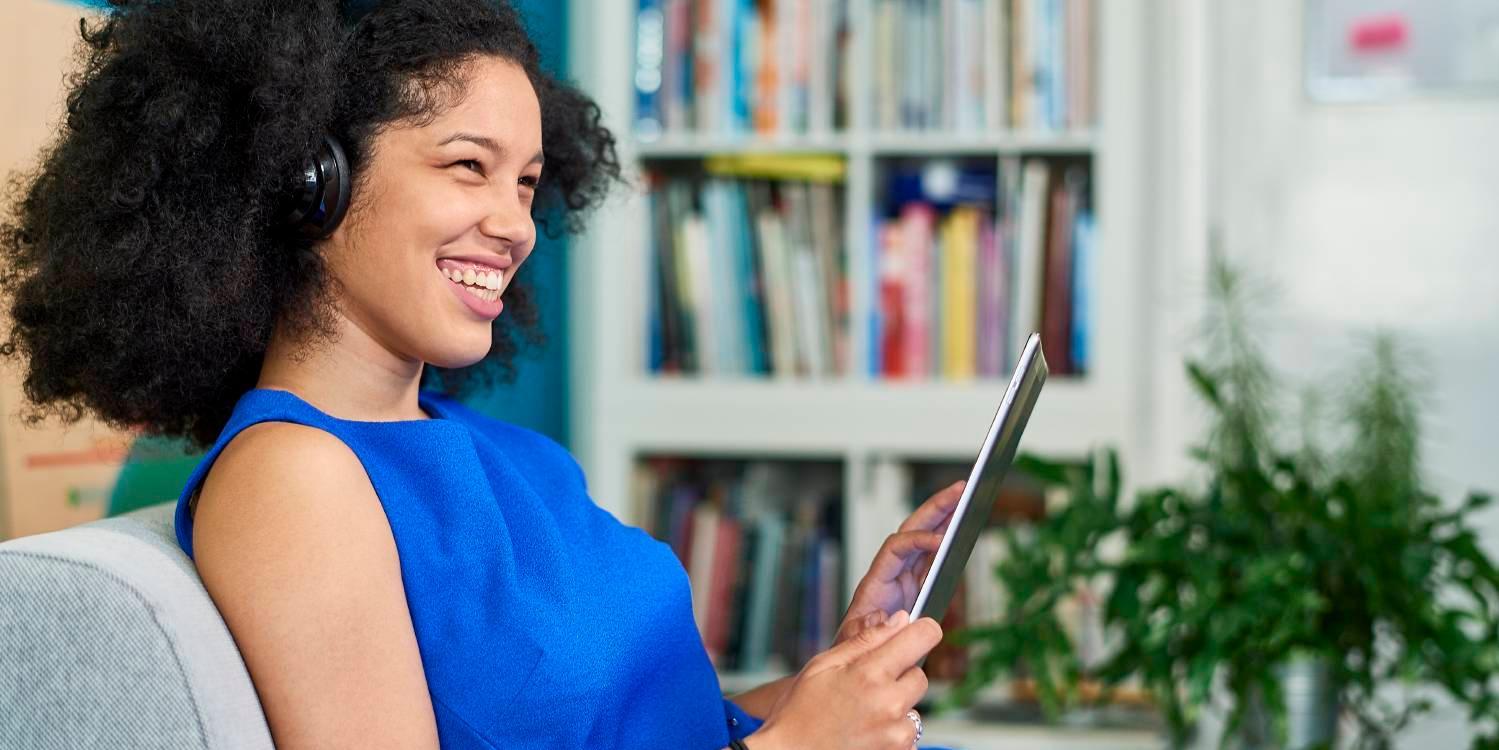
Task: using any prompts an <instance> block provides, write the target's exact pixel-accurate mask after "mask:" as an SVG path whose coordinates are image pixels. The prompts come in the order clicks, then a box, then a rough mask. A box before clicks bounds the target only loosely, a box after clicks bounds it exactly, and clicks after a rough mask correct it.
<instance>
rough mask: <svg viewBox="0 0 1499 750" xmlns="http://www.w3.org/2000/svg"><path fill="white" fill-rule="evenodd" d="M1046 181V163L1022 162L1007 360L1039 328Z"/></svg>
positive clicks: (1048, 173) (1048, 169)
mask: <svg viewBox="0 0 1499 750" xmlns="http://www.w3.org/2000/svg"><path fill="white" fill-rule="evenodd" d="M1050 185H1051V167H1050V165H1048V164H1047V163H1046V162H1045V161H1042V160H1039V159H1033V160H1030V161H1027V162H1025V166H1024V167H1023V172H1022V176H1021V182H1020V214H1019V216H1018V221H1019V224H1018V227H1017V229H1016V234H1017V237H1016V243H1017V244H1016V253H1017V255H1016V259H1015V306H1014V307H1013V308H1012V309H1011V313H1010V314H1011V317H1010V320H1011V328H1010V354H1009V356H1008V357H1007V358H1006V359H1008V360H1009V361H1014V360H1016V359H1018V358H1019V357H1020V352H1019V351H1018V350H1017V349H1016V347H1019V346H1023V345H1024V343H1025V340H1026V339H1027V338H1028V337H1029V336H1030V334H1031V333H1033V332H1036V331H1039V330H1041V286H1042V284H1043V283H1044V281H1045V278H1046V277H1045V273H1046V267H1045V241H1046V207H1047V200H1046V199H1047V196H1048V195H1049V194H1050ZM1049 353H1050V352H1048V354H1049Z"/></svg>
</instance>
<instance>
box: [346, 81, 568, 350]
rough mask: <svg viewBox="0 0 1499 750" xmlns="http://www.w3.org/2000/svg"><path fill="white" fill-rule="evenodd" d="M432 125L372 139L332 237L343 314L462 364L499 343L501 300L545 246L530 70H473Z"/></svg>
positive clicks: (390, 343)
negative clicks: (541, 243) (496, 328)
mask: <svg viewBox="0 0 1499 750" xmlns="http://www.w3.org/2000/svg"><path fill="white" fill-rule="evenodd" d="M463 72H464V88H463V91H464V94H463V97H462V99H461V100H460V101H457V102H450V103H449V105H450V106H448V107H446V108H445V109H443V110H442V111H441V113H440V114H439V115H438V117H436V118H435V119H434V120H432V121H431V122H430V123H425V124H422V125H420V126H412V125H409V124H398V125H396V126H393V127H390V128H387V129H386V130H385V131H384V132H382V133H380V134H378V135H377V136H375V138H374V140H373V147H372V148H371V149H370V153H369V157H368V159H367V165H366V167H365V170H366V171H365V174H363V175H362V180H363V182H362V183H358V189H357V190H356V191H355V193H354V196H353V198H354V202H353V205H352V206H351V207H350V209H349V217H348V221H346V222H344V223H343V225H341V226H340V228H339V229H338V230H337V231H336V232H335V233H334V234H333V236H332V237H330V238H329V240H328V246H327V248H326V252H327V258H328V264H329V268H330V271H331V273H332V274H333V276H334V278H335V279H336V280H337V282H338V287H339V292H338V295H337V302H336V304H337V306H338V310H339V312H340V313H341V314H342V316H343V317H344V318H346V319H347V320H348V321H349V322H351V323H352V324H353V325H355V326H357V327H358V328H359V329H360V330H361V331H362V332H363V333H364V334H365V335H366V336H367V337H368V338H369V339H370V340H371V341H373V342H374V343H375V344H377V345H379V346H380V347H382V348H384V349H385V350H387V351H389V352H390V353H391V354H393V355H396V356H397V357H399V358H400V359H403V360H408V361H413V362H427V363H430V364H433V365H436V366H439V367H444V368H454V367H464V366H467V365H470V364H473V363H475V362H477V361H479V360H480V359H482V358H483V357H484V356H485V355H486V354H487V353H488V352H489V349H490V344H491V340H490V339H491V329H490V324H491V322H492V321H493V320H494V319H495V317H496V316H498V315H499V314H500V309H501V307H502V305H503V302H502V300H501V297H502V295H503V293H504V291H505V288H506V287H507V286H508V285H509V284H510V282H511V280H512V279H514V278H515V273H516V271H517V270H518V269H519V268H520V266H521V264H522V263H524V262H525V260H526V258H527V257H528V256H529V255H530V254H531V249H532V248H533V247H534V246H535V243H536V225H535V223H534V222H533V221H532V219H531V201H532V199H533V197H534V194H535V191H536V182H537V180H538V179H540V177H541V161H542V157H541V108H540V105H539V104H538V102H537V100H536V92H535V90H534V89H533V88H532V86H531V82H530V80H529V79H528V78H527V77H526V73H525V71H524V70H523V69H522V68H520V67H519V66H518V65H516V64H515V63H512V62H510V61H508V60H505V59H502V58H498V57H480V58H476V59H475V60H474V61H472V62H470V63H469V64H467V65H466V66H465V68H464V71H463Z"/></svg>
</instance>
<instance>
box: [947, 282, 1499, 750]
mask: <svg viewBox="0 0 1499 750" xmlns="http://www.w3.org/2000/svg"><path fill="white" fill-rule="evenodd" d="M1209 300H1210V310H1209V317H1208V324H1207V326H1206V327H1205V334H1206V335H1205V342H1206V354H1205V356H1204V358H1202V359H1201V360H1198V361H1192V362H1189V363H1188V364H1187V373H1188V375H1189V378H1190V379H1191V381H1192V383H1193V384H1194V386H1195V388H1196V391H1197V393H1198V395H1199V396H1201V398H1202V399H1203V401H1204V402H1205V403H1206V405H1207V407H1208V409H1209V414H1210V419H1209V429H1208V432H1207V436H1206V439H1205V440H1203V441H1202V443H1201V444H1200V445H1199V446H1197V447H1195V448H1194V449H1193V450H1192V456H1193V458H1194V459H1195V461H1196V462H1197V464H1198V465H1199V466H1200V467H1201V469H1202V476H1201V477H1200V478H1198V479H1197V480H1196V481H1193V482H1187V483H1182V484H1179V485H1175V486H1167V487H1159V488H1150V489H1146V490H1142V491H1140V492H1139V493H1138V494H1137V495H1136V497H1135V498H1134V500H1133V502H1132V503H1128V504H1125V503H1122V502H1121V498H1120V494H1121V490H1120V487H1121V478H1120V471H1119V465H1118V460H1117V457H1116V455H1115V454H1114V452H1113V451H1111V450H1104V451H1100V452H1099V453H1098V454H1097V455H1096V456H1094V457H1092V458H1090V459H1089V460H1087V461H1085V462H1083V463H1080V464H1062V463H1056V462H1050V461H1045V460H1042V459H1039V458H1036V457H1033V456H1022V457H1021V458H1020V459H1019V460H1018V461H1017V468H1018V469H1020V470H1022V471H1025V472H1027V473H1029V474H1031V475H1032V476H1034V477H1037V478H1038V479H1040V480H1042V481H1043V482H1046V483H1049V484H1053V485H1060V486H1064V487H1066V488H1067V489H1068V490H1069V492H1068V496H1069V498H1070V499H1069V502H1068V503H1067V504H1066V506H1065V507H1063V508H1061V509H1060V510H1059V511H1058V512H1056V513H1054V514H1052V515H1051V516H1049V517H1048V519H1047V520H1046V521H1045V522H1044V523H1041V524H1038V525H1037V526H1036V527H1035V528H1033V529H1029V530H1028V533H1026V534H1019V533H1016V532H1015V531H1014V530H1008V531H1006V536H1007V545H1008V548H1009V552H1008V555H1007V557H1006V559H1005V560H1004V561H1003V562H1002V563H1001V564H1000V565H999V566H998V567H997V569H996V571H995V574H996V575H997V576H998V578H999V580H1000V583H1001V586H1002V587H1003V588H1004V590H1005V591H1006V595H1007V600H1008V602H1009V607H1008V611H1007V613H1006V615H1005V617H1004V618H1003V619H1002V620H1001V621H999V622H995V623H990V624H981V625H978V626H975V627H971V628H968V629H965V630H963V631H961V632H959V633H957V634H955V635H954V638H955V639H956V640H957V641H958V642H960V643H965V644H969V645H971V646H973V647H974V648H973V650H972V651H973V655H972V658H971V660H970V669H969V671H968V674H967V676H966V679H965V680H964V681H963V682H962V683H961V684H960V685H959V686H958V688H957V689H956V690H955V691H954V692H953V694H952V695H951V697H950V699H949V701H948V705H954V704H961V703H964V702H966V701H968V700H969V699H971V697H972V696H973V695H974V694H975V693H976V692H977V691H978V690H979V689H980V688H982V687H983V686H985V685H987V684H988V683H990V682H992V681H993V680H995V679H997V678H998V677H1000V676H1001V675H1003V674H1007V673H1010V672H1011V671H1012V670H1014V669H1016V668H1017V666H1018V667H1019V668H1021V669H1023V670H1024V672H1025V673H1026V674H1027V675H1028V676H1029V677H1031V678H1032V679H1033V680H1034V682H1035V685H1036V688H1037V694H1038V695H1039V696H1040V699H1041V702H1042V704H1043V707H1044V708H1045V709H1046V710H1047V711H1048V713H1050V714H1052V715H1056V714H1057V713H1058V712H1060V711H1061V710H1063V709H1065V708H1066V707H1068V706H1071V705H1074V704H1075V703H1077V702H1078V701H1079V696H1080V694H1081V693H1080V690H1079V687H1080V686H1081V685H1082V684H1084V682H1085V681H1096V682H1097V683H1100V684H1102V685H1103V686H1105V687H1117V686H1119V685H1120V684H1121V683H1124V682H1126V681H1127V680H1135V681H1138V683H1139V684H1141V685H1142V686H1143V687H1144V688H1146V689H1147V690H1148V691H1149V692H1150V694H1151V695H1152V696H1153V698H1154V700H1155V701H1156V703H1157V705H1158V706H1159V708H1160V710H1161V712H1162V715H1163V716H1164V718H1165V720H1166V723H1167V725H1168V727H1169V728H1170V731H1171V736H1172V740H1173V742H1174V744H1177V745H1181V744H1184V743H1185V742H1186V741H1187V740H1188V738H1189V736H1190V734H1191V731H1192V728H1193V726H1194V724H1195V720H1196V718H1197V716H1198V714H1199V712H1200V711H1201V710H1202V709H1203V708H1204V707H1206V706H1208V705H1209V703H1210V700H1211V698H1212V695H1213V693H1214V691H1215V690H1217V689H1220V686H1221V689H1223V690H1225V691H1226V693H1227V694H1228V696H1229V697H1230V699H1231V700H1232V707H1231V708H1230V710H1229V712H1228V716H1227V723H1226V729H1225V732H1224V735H1223V745H1224V746H1234V745H1237V746H1242V747H1258V746H1284V745H1286V744H1288V743H1289V744H1291V745H1294V746H1302V747H1305V746H1316V745H1317V744H1319V743H1326V744H1330V743H1331V741H1332V738H1331V736H1330V735H1331V732H1332V731H1333V729H1334V720H1335V717H1336V714H1337V713H1338V712H1339V709H1340V707H1341V710H1342V711H1345V712H1346V713H1347V714H1349V715H1351V716H1352V717H1353V718H1354V720H1355V722H1356V723H1357V725H1358V727H1359V732H1358V733H1357V742H1358V744H1359V745H1360V746H1361V747H1370V748H1383V747H1388V746H1389V745H1390V743H1391V742H1392V738H1393V737H1394V736H1395V734H1396V733H1398V732H1399V731H1400V730H1401V729H1402V728H1403V727H1404V726H1405V725H1406V724H1407V723H1408V722H1409V721H1410V719H1411V718H1413V717H1414V716H1415V715H1417V714H1419V713H1420V712H1421V711H1424V710H1425V709H1426V708H1428V705H1427V704H1426V703H1425V702H1423V701H1410V702H1405V703H1391V702H1389V701H1387V700H1385V699H1384V697H1383V694H1382V693H1381V692H1380V691H1379V688H1380V687H1381V686H1385V685H1389V684H1391V683H1395V682H1403V683H1407V684H1428V685H1435V686H1438V687H1440V688H1442V689H1444V690H1445V692H1446V693H1447V694H1449V695H1450V696H1451V697H1452V698H1453V699H1454V700H1455V701H1456V702H1457V703H1458V704H1460V705H1462V706H1464V707H1465V708H1466V709H1467V711H1468V712H1469V715H1470V718H1471V721H1472V723H1473V725H1474V727H1475V728H1476V729H1477V730H1478V732H1479V733H1480V737H1479V739H1478V740H1476V742H1475V746H1478V747H1499V727H1496V724H1499V686H1496V684H1495V680H1494V676H1495V675H1496V674H1499V569H1496V567H1495V565H1494V564H1493V563H1492V562H1491V561H1490V560H1489V559H1488V558H1487V557H1486V556H1485V555H1484V553H1483V551H1482V549H1481V547H1480V545H1479V542H1478V540H1477V537H1476V535H1475V533H1474V532H1473V530H1472V528H1471V526H1470V524H1469V522H1468V518H1469V516H1470V515H1471V514H1472V513H1473V512H1474V511H1476V510H1478V509H1480V508H1482V507H1484V506H1485V505H1487V504H1488V503H1489V501H1490V498H1489V497H1488V496H1487V495H1483V494H1477V493H1474V494H1471V495H1469V496H1468V497H1467V498H1466V499H1465V500H1464V501H1463V502H1462V503H1461V504H1459V506H1458V507H1456V508H1453V509H1448V508H1446V507H1444V505H1443V503H1442V502H1441V501H1440V499H1439V498H1437V497H1435V496H1433V495H1432V494H1431V493H1430V492H1429V491H1427V490H1426V488H1425V485H1424V484H1423V482H1422V477H1421V472H1420V453H1419V446H1420V429H1419V427H1420V419H1419V415H1420V410H1419V393H1420V389H1419V386H1418V383H1417V382H1416V381H1415V380H1414V379H1413V378H1412V376H1411V374H1410V372H1409V371H1408V369H1407V368H1406V367H1404V366H1403V364H1402V363H1403V362H1404V361H1406V359H1405V358H1402V357H1400V356H1398V353H1397V345H1396V343H1395V342H1394V341H1393V339H1392V338H1391V337H1389V336H1388V335H1380V336H1376V337H1374V338H1373V339H1372V340H1371V343H1370V346H1369V347H1368V353H1367V355H1366V356H1365V357H1364V358H1363V360H1362V361H1360V362H1358V363H1356V366H1355V368H1354V369H1353V371H1352V372H1353V374H1352V375H1351V376H1349V377H1347V378H1344V379H1343V382H1346V383H1348V387H1347V388H1346V390H1344V391H1342V392H1341V393H1338V394H1336V398H1335V399H1334V403H1335V404H1336V408H1335V409H1334V410H1333V414H1332V415H1331V416H1332V417H1333V418H1332V419H1331V420H1330V421H1327V423H1328V424H1330V425H1331V429H1329V430H1323V429H1321V428H1320V427H1319V426H1320V425H1322V424H1323V423H1324V420H1323V419H1321V418H1319V415H1320V412H1318V411H1316V410H1312V409H1308V410H1307V411H1306V415H1305V419H1304V420H1303V429H1302V430H1301V433H1302V439H1301V440H1300V441H1299V444H1297V445H1295V446H1294V447H1289V448H1288V447H1285V446H1284V443H1286V442H1289V441H1287V440H1285V439H1284V437H1283V436H1284V435H1285V433H1286V430H1285V429H1284V426H1283V425H1282V424H1281V420H1280V419H1279V418H1278V415H1279V414H1280V413H1281V409H1280V407H1279V403H1280V402H1279V399H1280V395H1279V389H1280V381H1279V378H1278V377H1277V376H1276V374H1275V373H1274V372H1273V371H1272V370H1271V368H1270V366H1269V364H1268V358H1267V357H1266V356H1265V354H1264V353H1263V351H1262V349H1261V347H1260V344H1259V340H1258V338H1257V336H1256V335H1255V331H1256V330H1258V329H1257V328H1256V327H1255V326H1253V325H1252V324H1251V320H1252V317H1253V316H1252V315H1251V305H1253V304H1254V303H1255V302H1256V300H1255V298H1254V295H1252V294H1250V293H1249V292H1248V290H1247V289H1246V284H1245V280H1244V278H1243V276H1242V274H1241V273H1240V272H1238V271H1236V270H1235V269H1233V268H1232V267H1230V266H1229V265H1228V264H1227V263H1226V262H1224V261H1222V260H1221V259H1215V260H1214V262H1213V264H1212V266H1211V289H1210V295H1209ZM1321 416H1326V415H1321ZM1328 441H1331V442H1332V443H1333V445H1332V446H1331V447H1329V446H1327V445H1326V443H1327V442H1328ZM1110 550H1113V553H1112V554H1110V552H1109V551H1110ZM1079 586H1088V587H1091V588H1092V589H1093V590H1097V591H1103V592H1105V593H1104V595H1103V601H1104V605H1103V611H1102V619H1103V624H1104V627H1105V629H1106V632H1107V633H1109V635H1110V638H1111V640H1112V642H1113V643H1114V646H1113V648H1112V649H1111V650H1110V652H1109V654H1108V655H1107V657H1106V658H1105V659H1104V660H1103V661H1102V662H1101V663H1096V664H1092V665H1083V664H1080V663H1079V661H1078V659H1077V656H1076V652H1075V650H1074V647H1073V644H1072V643H1071V641H1070V640H1069V638H1068V637H1067V635H1066V633H1067V631H1066V628H1065V627H1064V625H1063V623H1062V622H1061V621H1060V619H1059V617H1058V614H1057V604H1058V603H1059V602H1061V601H1062V600H1063V598H1064V597H1067V596H1069V595H1071V594H1072V593H1073V592H1074V591H1075V590H1076V589H1077V588H1078V587H1079ZM1288 708H1289V710H1288ZM1308 722H1310V723H1308Z"/></svg>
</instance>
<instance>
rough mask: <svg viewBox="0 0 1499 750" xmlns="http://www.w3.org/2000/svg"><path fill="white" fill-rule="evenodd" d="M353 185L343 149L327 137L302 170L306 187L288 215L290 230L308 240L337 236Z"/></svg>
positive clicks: (295, 200)
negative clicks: (334, 232)
mask: <svg viewBox="0 0 1499 750" xmlns="http://www.w3.org/2000/svg"><path fill="white" fill-rule="evenodd" d="M351 182H352V180H351V179H350V175H349V159H348V157H347V156H345V155H344V150H343V146H342V145H341V144H340V143H339V142H338V139H337V138H334V137H333V136H331V135H324V136H323V141H322V143H321V144H320V145H319V147H318V151H317V154H315V155H314V156H313V157H312V158H310V159H308V160H307V162H306V163H305V164H304V165H303V167H302V187H301V188H300V189H298V190H297V194H296V196H294V198H293V200H292V207H291V210H290V211H288V212H287V215H286V226H287V227H288V228H290V229H292V230H293V231H295V232H297V233H298V234H300V235H302V236H303V237H306V238H308V239H314V240H320V239H323V238H324V237H327V236H328V235H330V234H333V230H335V229H337V228H338V225H339V223H340V222H342V221H343V218H344V214H346V213H348V211H349V200H350V192H351V190H350V188H351V185H350V183H351Z"/></svg>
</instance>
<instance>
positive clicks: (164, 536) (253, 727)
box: [0, 503, 272, 750]
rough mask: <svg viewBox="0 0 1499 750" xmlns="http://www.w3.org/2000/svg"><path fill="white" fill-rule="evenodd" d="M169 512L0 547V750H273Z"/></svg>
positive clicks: (161, 508) (239, 662)
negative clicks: (20, 749)
mask: <svg viewBox="0 0 1499 750" xmlns="http://www.w3.org/2000/svg"><path fill="white" fill-rule="evenodd" d="M172 510H173V504H172V503H165V504H162V505H156V506H152V507H149V508H143V509H141V510H138V511H135V512H133V513H129V514H126V515H124V516H119V517H116V518H110V519H106V520H102V521H95V522H93V523H88V524H84V525H81V526H76V527H73V528H70V529H65V530H62V531H56V532H52V533H50V534H38V535H36V536H30V537H23V538H20V539H15V540H11V541H9V542H5V543H4V544H0V748H49V749H50V748H57V749H58V750H64V749H66V750H75V749H76V748H111V749H113V748H125V747H129V748H158V747H159V748H212V749H213V750H219V749H220V748H233V749H234V750H249V749H252V748H253V749H256V750H259V749H262V748H265V749H269V748H271V747H272V744H271V737H270V732H269V730H268V729H267V727H266V722H265V714H264V713H263V712H262V711H261V708H260V702H259V700H257V698H256V695H255V688H254V686H253V685H252V684H251V682H250V676H249V673H248V672H247V671H246V670H245V664H244V661H243V659H241V658H240V655H239V651H238V650H237V649H236V648H235V646H234V640H233V639H232V638H231V637H230V635H229V630H228V628H227V627H225V625H224V621H223V619H222V618H221V617H219V613H218V610H217V609H215V608H214V606H213V602H212V600H210V599H209V597H208V592H207V591H206V590H204V588H203V584H202V582H201V581H199V579H198V574H197V571H196V570H195V569H194V568H193V564H192V562H191V561H190V560H188V559H187V556H186V555H184V554H182V551H181V550H180V549H178V547H177V543H176V541H175V540H174V538H173V528H172Z"/></svg>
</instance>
